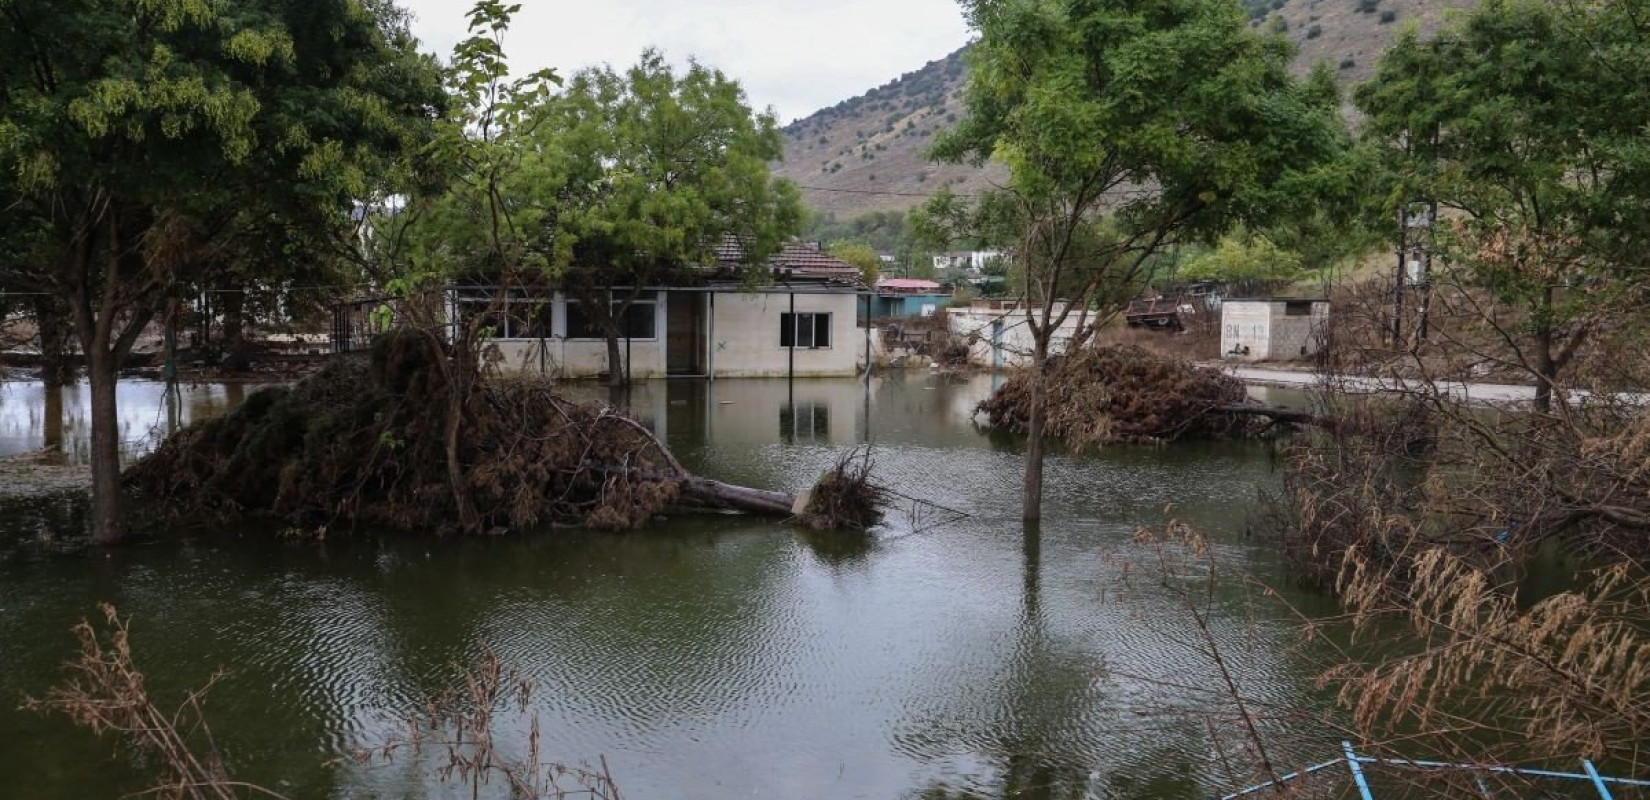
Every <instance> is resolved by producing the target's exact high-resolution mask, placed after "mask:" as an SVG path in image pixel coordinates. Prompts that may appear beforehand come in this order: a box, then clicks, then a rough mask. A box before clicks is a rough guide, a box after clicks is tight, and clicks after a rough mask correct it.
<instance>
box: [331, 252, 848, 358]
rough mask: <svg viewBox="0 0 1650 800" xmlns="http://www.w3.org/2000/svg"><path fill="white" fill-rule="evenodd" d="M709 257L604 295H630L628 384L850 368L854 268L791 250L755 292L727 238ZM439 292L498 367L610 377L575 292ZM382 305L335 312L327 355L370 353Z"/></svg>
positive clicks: (475, 288)
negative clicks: (480, 332) (471, 323)
mask: <svg viewBox="0 0 1650 800" xmlns="http://www.w3.org/2000/svg"><path fill="white" fill-rule="evenodd" d="M715 255H716V263H715V264H707V265H704V266H702V267H696V268H693V269H689V270H685V271H684V272H683V273H682V274H680V275H678V276H677V277H675V278H674V279H672V280H669V281H663V282H661V283H660V284H659V285H654V286H644V287H635V288H632V287H627V286H614V287H610V288H609V289H608V290H607V294H608V295H609V297H610V298H612V299H611V301H610V302H613V303H614V304H615V305H617V304H619V303H622V302H624V301H625V299H626V298H629V305H628V307H627V308H626V311H625V313H624V315H623V318H622V319H619V320H617V322H618V324H619V326H620V331H621V335H620V340H619V348H620V351H621V354H622V356H623V360H624V364H623V365H622V367H623V368H624V369H625V371H626V372H627V373H628V374H629V375H630V377H632V378H633V379H637V380H642V379H648V378H664V377H667V376H688V377H717V378H732V377H785V376H796V377H823V376H843V375H854V374H855V373H856V372H858V370H859V369H860V368H861V364H862V363H863V361H864V353H865V349H866V348H865V342H866V341H867V339H866V336H867V335H868V334H867V333H866V332H863V331H860V330H858V329H857V326H856V324H855V321H856V318H857V317H858V316H859V315H861V314H862V313H863V312H864V308H865V307H866V306H868V305H869V304H870V303H871V302H872V299H873V298H872V296H871V294H870V290H869V287H867V286H866V285H865V284H864V282H863V281H861V280H860V277H859V269H858V268H857V267H855V266H854V265H852V264H849V263H847V262H845V261H842V260H840V259H837V258H834V257H832V256H830V255H828V254H826V253H824V252H822V251H821V250H820V249H819V247H818V245H817V244H814V243H811V242H792V243H789V244H787V245H785V246H784V248H783V249H782V250H781V251H780V252H778V253H776V254H774V255H773V256H771V257H770V258H769V259H768V263H767V268H768V270H769V273H770V275H771V277H772V280H771V281H769V282H766V283H764V284H762V285H760V286H759V287H755V288H753V287H752V286H751V285H750V284H749V282H748V281H746V280H744V279H742V278H741V277H739V272H740V270H742V269H743V263H742V261H743V253H742V251H741V249H740V247H739V244H738V242H736V241H732V240H729V241H728V242H727V243H725V244H724V245H723V246H721V247H719V248H717V250H716V254H715ZM598 291H599V290H598ZM446 294H447V297H446V298H445V301H444V302H445V305H446V306H447V309H448V311H447V316H448V318H449V319H476V318H477V317H480V319H481V320H482V323H483V325H484V327H486V328H487V329H488V330H489V331H490V337H491V338H490V340H489V342H488V348H489V350H490V352H491V354H492V356H493V357H494V358H496V359H497V361H498V365H499V366H500V367H501V368H503V369H505V370H511V371H523V372H534V373H541V374H547V375H555V376H559V377H565V378H583V377H594V376H596V375H600V374H602V373H604V372H606V370H607V369H608V364H607V344H606V338H605V337H604V335H603V333H602V331H601V330H600V328H599V327H598V326H597V325H596V324H595V322H594V320H593V319H592V316H591V315H589V314H586V313H584V312H583V310H582V308H581V304H582V302H584V301H583V300H582V299H581V297H579V296H575V295H573V294H570V293H568V292H564V291H560V290H559V289H556V288H554V287H546V288H544V289H542V290H532V289H523V288H512V289H510V290H508V291H506V290H504V289H502V288H500V287H496V286H482V285H454V286H452V287H451V288H450V289H449V290H447V292H446ZM862 298H864V299H862ZM392 302H393V301H390V300H386V299H373V300H361V301H356V302H352V303H346V304H343V305H340V306H337V307H335V308H334V311H333V314H334V324H333V337H332V338H333V349H334V351H335V352H347V351H351V350H359V349H362V348H364V347H366V346H368V344H369V343H370V341H371V338H372V336H374V335H375V334H377V333H381V332H383V331H384V330H385V329H386V328H387V327H388V326H387V325H386V324H384V323H383V322H381V321H380V319H379V315H378V313H377V312H378V310H379V309H384V308H386V306H387V305H389V304H390V303H392Z"/></svg>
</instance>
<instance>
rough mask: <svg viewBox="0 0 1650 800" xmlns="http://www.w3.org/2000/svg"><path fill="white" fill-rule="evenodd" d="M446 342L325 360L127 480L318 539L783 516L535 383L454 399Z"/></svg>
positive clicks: (502, 384) (753, 493)
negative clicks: (330, 534)
mask: <svg viewBox="0 0 1650 800" xmlns="http://www.w3.org/2000/svg"><path fill="white" fill-rule="evenodd" d="M442 348H443V345H441V344H440V343H439V341H438V340H436V339H434V338H432V337H429V336H425V335H423V334H420V333H416V332H404V333H401V334H397V335H392V336H386V337H383V338H382V339H380V340H379V341H378V342H377V343H376V344H375V346H374V348H373V350H372V353H371V357H370V359H367V360H362V359H343V360H339V361H336V362H334V363H332V364H330V365H328V366H327V367H326V368H325V369H324V370H322V371H321V372H319V373H317V374H316V375H314V376H311V377H309V378H306V379H304V380H303V381H300V382H299V383H297V384H295V385H293V386H292V387H290V388H285V387H282V388H270V389H264V390H262V391H259V392H257V393H255V394H253V395H252V396H251V397H249V398H247V400H246V402H245V403H243V404H242V405H241V407H240V408H238V409H236V410H235V411H234V412H232V413H230V414H228V415H226V416H224V417H221V418H218V419H213V420H207V421H204V422H200V423H197V424H194V425H192V426H190V427H188V428H185V429H184V430H182V431H179V432H178V433H177V434H175V435H173V436H172V437H170V438H168V439H167V440H166V441H165V442H163V443H162V444H161V446H160V447H159V448H157V449H156V450H155V452H154V453H152V454H150V455H149V456H147V457H145V458H143V459H142V460H140V461H138V462H137V463H135V464H133V465H132V466H131V467H130V468H129V469H128V470H127V471H126V474H125V482H126V484H127V486H128V487H129V488H131V489H132V490H133V491H134V492H135V493H136V494H138V495H139V496H142V497H145V498H150V499H153V500H156V501H159V504H160V505H161V507H162V508H163V509H164V511H165V512H167V513H169V514H171V515H173V516H178V517H183V518H191V517H202V516H239V515H256V516H265V517H270V518H274V519H277V520H280V521H282V522H284V523H287V524H290V525H292V526H295V527H297V528H299V529H303V530H322V531H324V530H326V529H327V528H329V527H332V526H335V525H339V524H347V525H365V526H372V527H387V528H395V529H404V530H421V531H435V532H438V533H486V532H501V531H503V530H506V529H511V528H523V527H528V526H533V525H538V524H543V523H562V524H578V525H584V526H588V527H591V528H597V529H605V530H623V529H629V528H635V527H638V526H640V525H642V524H644V523H645V522H647V521H648V520H649V519H651V518H652V517H653V516H654V515H655V514H657V513H659V512H661V511H663V510H665V509H667V508H671V507H680V506H695V507H704V508H715V509H731V510H737V511H743V512H748V513H755V514H765V515H770V516H784V517H788V516H790V515H791V513H792V509H793V506H794V504H795V498H794V497H793V496H792V495H790V494H787V493H784V492H773V491H767V490H762V489H752V488H748V487H743V486H734V485H731V484H726V483H722V482H719V481H715V480H711V479H709V478H705V477H701V476H697V475H693V474H690V473H689V472H688V471H687V470H686V469H684V468H683V467H682V465H681V464H680V463H679V462H678V461H677V460H676V458H675V457H674V456H672V455H671V453H670V451H669V450H668V449H667V448H666V447H665V446H664V445H663V444H662V443H661V442H659V440H658V439H657V438H655V437H654V436H653V434H652V433H651V432H649V431H648V430H647V428H645V427H644V426H642V425H641V424H640V423H638V422H636V421H635V420H633V419H631V418H629V417H627V416H624V415H623V414H622V413H620V412H618V411H615V410H613V409H609V408H597V407H594V406H590V405H584V404H580V403H575V402H571V401H568V400H566V399H564V398H562V397H561V396H559V395H558V394H556V392H555V390H554V387H553V386H552V385H551V384H550V383H549V382H548V381H546V380H543V379H539V378H529V377H520V378H516V377H498V376H487V377H485V378H471V379H467V380H463V381H461V382H458V383H457V385H458V386H460V387H463V388H457V389H455V388H454V384H453V383H452V382H450V381H449V376H450V375H451V363H450V362H448V363H443V361H442V359H443V358H445V356H444V354H443V352H442ZM455 391H457V392H459V393H460V394H461V395H462V396H461V397H460V398H459V400H460V401H459V402H458V403H456V404H454V403H451V402H449V400H450V397H449V395H450V394H451V393H452V392H455ZM455 407H456V408H457V409H458V413H457V415H456V421H455V417H454V416H453V415H452V409H453V408H455ZM454 425H456V426H457V433H456V434H452V433H451V431H452V426H454ZM463 508H468V509H471V510H473V512H472V513H471V514H470V515H466V514H464V513H461V509H463ZM871 514H874V509H860V510H859V512H858V514H857V515H855V516H854V519H852V520H848V519H846V518H844V522H851V523H853V524H858V521H859V519H860V516H862V515H871ZM467 516H468V517H469V518H470V521H469V522H466V521H465V520H466V517H467ZM810 524H816V525H817V524H819V523H818V522H817V521H816V520H813V519H810ZM829 524H831V525H835V524H837V521H835V520H831V521H830V523H829Z"/></svg>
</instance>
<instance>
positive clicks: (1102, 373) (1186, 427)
mask: <svg viewBox="0 0 1650 800" xmlns="http://www.w3.org/2000/svg"><path fill="white" fill-rule="evenodd" d="M1036 380H1037V375H1036V373H1035V372H1033V371H1031V370H1023V371H1021V372H1019V373H1017V374H1015V375H1014V376H1013V377H1011V378H1009V379H1008V381H1006V382H1005V383H1004V384H1003V385H1002V387H1001V388H999V389H998V390H997V391H996V392H995V393H993V394H992V395H991V396H990V397H988V398H986V399H985V401H984V402H982V403H980V405H979V408H978V409H977V412H984V413H985V414H986V415H987V417H988V418H989V419H990V421H991V424H992V425H993V426H996V427H1005V428H1009V429H1012V430H1015V431H1018V432H1022V433H1023V432H1025V431H1026V429H1027V427H1028V423H1029V422H1030V419H1031V393H1032V387H1033V384H1034V382H1035V381H1036ZM1042 387H1043V391H1044V392H1046V396H1045V399H1046V401H1047V405H1046V408H1047V410H1048V416H1047V423H1048V424H1047V431H1048V435H1049V436H1051V437H1054V438H1058V439H1062V440H1064V441H1066V442H1067V443H1068V444H1070V445H1072V446H1073V447H1076V448H1079V449H1081V448H1084V447H1093V446H1098V445H1104V444H1113V443H1124V442H1146V443H1162V442H1172V441H1176V440H1179V439H1186V438H1215V437H1225V436H1237V435H1247V434H1251V433H1254V432H1256V431H1258V430H1260V429H1261V428H1264V427H1265V426H1268V425H1270V424H1272V421H1271V420H1268V419H1266V418H1265V417H1262V416H1259V415H1258V414H1256V413H1252V412H1251V410H1249V409H1246V408H1244V406H1245V405H1246V403H1247V393H1246V392H1245V391H1244V388H1243V383H1242V382H1241V381H1239V380H1237V379H1236V378H1233V377H1232V376H1230V375H1227V374H1225V373H1222V372H1220V371H1219V370H1216V369H1211V368H1207V367H1200V366H1197V365H1196V364H1193V363H1191V362H1189V361H1184V360H1181V359H1177V358H1169V357H1165V356H1161V355H1157V354H1155V353H1152V352H1150V351H1148V350H1144V349H1142V348H1139V347H1132V346H1100V345H1089V346H1086V347H1082V348H1079V349H1077V350H1076V351H1074V352H1071V353H1067V354H1064V355H1060V356H1055V357H1053V358H1051V359H1050V360H1049V365H1048V374H1047V376H1046V377H1045V378H1044V379H1043V384H1042Z"/></svg>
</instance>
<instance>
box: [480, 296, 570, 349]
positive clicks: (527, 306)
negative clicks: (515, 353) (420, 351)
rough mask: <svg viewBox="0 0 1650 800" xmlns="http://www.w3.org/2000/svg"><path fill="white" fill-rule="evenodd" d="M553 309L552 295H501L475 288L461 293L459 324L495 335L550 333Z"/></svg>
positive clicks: (515, 336)
mask: <svg viewBox="0 0 1650 800" xmlns="http://www.w3.org/2000/svg"><path fill="white" fill-rule="evenodd" d="M553 309H554V303H552V302H551V301H550V298H549V297H531V296H528V295H524V294H523V295H516V294H513V295H510V296H508V297H500V296H498V295H488V294H481V293H474V292H472V293H465V294H460V295H459V296H458V319H459V322H460V324H462V325H464V326H466V327H471V328H473V329H474V330H475V331H476V332H478V333H481V334H483V335H485V336H490V337H492V338H494V339H538V338H546V337H549V336H550V323H551V321H552V319H554V312H553Z"/></svg>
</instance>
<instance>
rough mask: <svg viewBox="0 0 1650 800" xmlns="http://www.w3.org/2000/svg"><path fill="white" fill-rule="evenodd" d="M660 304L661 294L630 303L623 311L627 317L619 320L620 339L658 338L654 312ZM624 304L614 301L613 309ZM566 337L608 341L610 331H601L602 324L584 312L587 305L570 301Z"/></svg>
mask: <svg viewBox="0 0 1650 800" xmlns="http://www.w3.org/2000/svg"><path fill="white" fill-rule="evenodd" d="M658 304H659V293H658V292H642V293H640V294H638V295H636V299H635V300H632V301H631V302H630V307H629V308H626V309H625V311H624V317H623V318H621V319H619V320H618V323H619V336H620V337H621V338H625V339H652V338H655V336H656V332H657V326H656V324H655V319H656V318H655V316H654V313H653V312H654V309H655V308H656V307H657V306H658ZM622 305H624V301H623V300H614V301H613V306H612V307H613V308H614V309H618V308H619V307H620V306H622ZM567 338H569V339H606V338H607V332H606V331H603V330H602V325H601V322H600V321H598V320H595V319H592V318H591V317H590V315H588V314H585V313H584V302H583V301H578V300H569V301H567Z"/></svg>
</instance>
